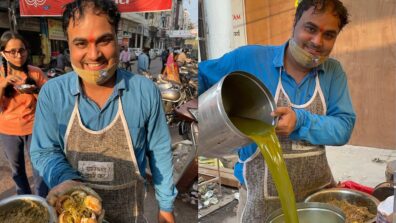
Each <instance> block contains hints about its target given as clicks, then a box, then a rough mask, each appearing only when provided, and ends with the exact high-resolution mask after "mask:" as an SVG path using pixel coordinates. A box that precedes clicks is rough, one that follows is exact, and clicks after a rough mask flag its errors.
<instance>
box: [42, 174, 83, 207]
mask: <svg viewBox="0 0 396 223" xmlns="http://www.w3.org/2000/svg"><path fill="white" fill-rule="evenodd" d="M79 185H83V183H81V182H79V181H75V180H66V181H64V182H63V183H61V184H58V185H57V186H56V187H54V188H52V189H51V190H50V192H49V193H48V195H47V201H48V203H49V204H50V205H52V206H55V203H56V200H57V199H58V197H59V196H61V195H62V194H63V193H65V192H66V191H67V190H69V189H70V188H72V187H75V186H79Z"/></svg>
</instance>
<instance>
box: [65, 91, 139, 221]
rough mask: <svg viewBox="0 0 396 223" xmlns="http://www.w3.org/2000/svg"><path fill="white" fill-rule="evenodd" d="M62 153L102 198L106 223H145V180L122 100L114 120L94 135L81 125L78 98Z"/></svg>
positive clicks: (119, 102)
mask: <svg viewBox="0 0 396 223" xmlns="http://www.w3.org/2000/svg"><path fill="white" fill-rule="evenodd" d="M65 152H66V157H67V159H68V161H69V163H70V164H71V165H72V167H73V168H75V169H76V170H78V171H79V172H80V173H81V174H82V176H83V178H84V182H86V184H87V186H89V187H91V188H93V189H94V190H95V191H96V192H97V193H98V194H99V195H100V197H101V198H102V205H103V208H104V210H105V219H106V220H107V221H109V222H110V223H130V222H138V223H140V222H146V220H145V217H144V216H143V204H144V196H145V188H144V179H143V177H142V176H141V175H140V171H139V168H138V165H137V162H136V157H135V153H134V150H133V145H132V139H131V136H130V134H129V130H128V126H127V122H126V120H125V116H124V112H123V109H122V104H121V99H118V112H117V114H116V116H115V118H114V120H113V121H112V122H111V123H110V124H109V125H108V126H107V127H105V128H104V129H102V130H99V131H93V130H90V129H88V128H86V127H85V126H84V125H83V124H82V121H81V117H80V113H79V111H78V97H77V100H76V104H75V106H74V109H73V113H72V115H71V118H70V121H69V124H68V126H67V131H66V136H65Z"/></svg>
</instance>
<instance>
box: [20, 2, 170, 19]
mask: <svg viewBox="0 0 396 223" xmlns="http://www.w3.org/2000/svg"><path fill="white" fill-rule="evenodd" d="M71 1H72V0H20V1H19V6H20V10H21V12H20V13H21V16H62V12H63V6H64V5H65V4H67V3H69V2H71ZM114 1H115V2H116V4H117V6H118V9H119V10H120V12H157V11H167V10H171V9H172V0H114Z"/></svg>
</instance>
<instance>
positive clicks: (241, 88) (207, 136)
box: [198, 71, 275, 157]
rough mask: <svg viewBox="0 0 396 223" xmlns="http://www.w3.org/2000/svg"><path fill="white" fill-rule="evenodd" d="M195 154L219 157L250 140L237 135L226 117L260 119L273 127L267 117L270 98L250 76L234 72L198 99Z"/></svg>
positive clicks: (269, 109)
mask: <svg viewBox="0 0 396 223" xmlns="http://www.w3.org/2000/svg"><path fill="white" fill-rule="evenodd" d="M198 108H199V112H198V123H199V134H200V135H199V139H198V140H199V143H198V154H199V155H202V156H207V157H222V156H224V155H229V154H233V153H234V149H235V148H238V147H241V146H244V145H247V144H250V143H252V141H251V140H250V139H249V138H247V137H246V136H245V135H244V134H243V133H242V132H240V131H239V130H238V129H237V128H236V127H235V126H234V124H233V123H232V122H231V120H230V116H239V117H246V118H251V119H257V120H262V121H264V122H266V123H268V124H272V125H275V120H274V118H273V117H272V116H271V115H270V114H271V112H272V111H273V110H274V109H275V102H274V99H273V97H272V95H271V93H270V92H269V90H268V89H267V88H266V87H265V86H264V84H263V83H262V82H261V81H260V80H259V79H258V78H256V77H255V76H253V75H252V74H249V73H246V72H242V71H237V72H233V73H230V74H228V75H226V76H224V77H223V78H222V79H221V80H220V81H219V82H217V83H216V84H215V85H213V86H212V87H211V88H210V89H209V90H207V91H206V92H204V93H203V94H202V95H201V96H199V98H198Z"/></svg>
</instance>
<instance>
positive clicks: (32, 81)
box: [0, 31, 48, 197]
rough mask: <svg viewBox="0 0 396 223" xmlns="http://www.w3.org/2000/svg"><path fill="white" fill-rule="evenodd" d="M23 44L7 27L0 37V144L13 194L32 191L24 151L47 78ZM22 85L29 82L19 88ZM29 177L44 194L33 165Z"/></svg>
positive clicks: (36, 191)
mask: <svg viewBox="0 0 396 223" xmlns="http://www.w3.org/2000/svg"><path fill="white" fill-rule="evenodd" d="M27 46H28V44H27V42H26V41H25V39H24V38H23V37H22V36H21V35H19V34H16V33H13V32H11V31H6V32H4V33H3V35H2V36H1V39H0V52H1V56H2V57H3V63H2V66H1V67H0V147H1V148H2V149H3V150H4V152H5V156H6V158H7V161H8V163H9V165H10V167H11V171H12V179H13V180H14V182H15V185H16V193H17V194H31V193H32V191H31V188H30V185H29V181H28V177H27V173H26V166H25V165H26V162H25V155H24V151H25V149H26V150H27V151H29V149H30V142H31V139H32V130H33V122H34V112H35V110H36V103H37V95H38V93H39V90H40V88H41V87H42V86H43V85H44V83H45V82H46V81H47V79H46V77H45V75H44V74H43V72H42V71H41V69H40V68H38V67H34V66H31V65H28V61H27V58H28V54H29V51H28V48H27ZM25 85H26V86H27V85H29V86H27V87H26V88H22V87H24V86H25ZM3 180H4V179H3ZM33 180H34V193H35V194H37V195H39V196H42V197H45V196H47V193H48V187H47V185H46V184H45V183H44V181H43V179H42V178H41V177H40V176H39V174H38V172H37V171H36V170H35V169H34V168H33Z"/></svg>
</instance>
